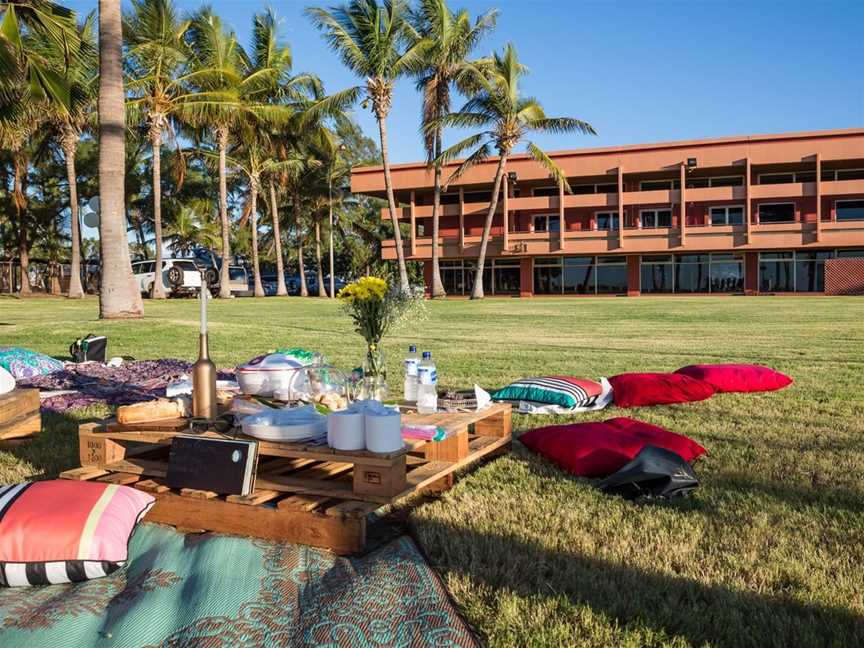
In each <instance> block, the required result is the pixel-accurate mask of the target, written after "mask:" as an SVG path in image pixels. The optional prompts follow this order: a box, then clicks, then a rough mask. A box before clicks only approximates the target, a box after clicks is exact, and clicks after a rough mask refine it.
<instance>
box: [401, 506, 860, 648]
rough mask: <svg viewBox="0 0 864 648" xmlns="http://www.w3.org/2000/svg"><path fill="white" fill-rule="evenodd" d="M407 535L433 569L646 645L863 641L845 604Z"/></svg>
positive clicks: (475, 539)
mask: <svg viewBox="0 0 864 648" xmlns="http://www.w3.org/2000/svg"><path fill="white" fill-rule="evenodd" d="M414 531H415V533H416V535H417V536H418V537H419V538H420V540H421V541H422V544H423V546H424V548H426V551H427V553H428V556H429V558H430V559H431V562H432V564H433V566H435V567H436V568H437V569H438V570H439V571H442V572H444V573H448V572H449V573H451V574H454V575H461V576H467V577H469V578H470V579H471V581H473V583H474V584H475V585H480V586H485V587H488V588H490V589H493V590H499V591H500V590H506V591H511V592H514V593H515V594H517V595H518V596H520V597H523V598H535V599H536V598H539V599H541V600H543V601H547V602H549V603H552V604H554V601H555V600H559V602H560V599H561V598H562V597H563V598H564V599H566V602H569V604H570V605H572V606H587V607H589V608H590V609H591V610H592V611H593V613H594V614H595V615H602V616H605V617H607V618H608V623H609V624H610V625H612V626H620V627H621V628H622V629H624V630H628V631H633V632H637V633H639V634H640V635H641V636H642V637H643V639H645V638H650V644H651V645H656V644H661V643H666V642H667V641H669V640H671V639H672V638H673V637H683V638H684V639H685V640H686V641H687V642H688V643H689V644H691V645H709V644H710V645H711V646H716V647H719V648H741V647H744V646H760V647H761V646H853V645H864V618H862V617H861V616H858V615H855V614H853V613H852V612H850V611H848V610H845V609H840V608H832V607H826V606H820V605H814V604H808V603H802V602H800V601H796V600H793V599H790V598H784V597H780V596H771V595H763V594H758V593H754V592H745V591H736V590H733V589H730V588H728V587H725V586H722V585H709V584H705V583H699V582H696V581H693V580H690V579H688V578H682V577H676V576H671V575H667V574H659V573H651V572H648V571H645V570H642V569H635V568H632V567H628V566H626V565H621V564H614V563H610V562H607V561H603V560H598V559H596V558H593V557H589V556H585V555H581V554H578V553H572V552H568V551H564V550H551V549H548V548H545V547H542V546H538V545H536V544H533V543H531V542H528V541H525V540H523V539H520V538H518V537H515V536H513V535H507V534H504V533H501V534H495V535H485V534H479V533H477V532H475V531H472V530H470V529H465V528H456V527H453V526H450V525H447V524H444V523H440V522H437V521H428V520H423V521H422V522H419V523H417V524H416V525H415V528H414ZM429 548H431V551H430V550H429ZM648 550H650V551H654V549H648V548H647V547H646V551H648ZM558 609H559V610H561V612H562V617H561V619H560V622H561V625H562V626H571V625H573V624H578V623H579V621H578V619H579V614H578V612H577V611H576V610H573V609H572V608H568V607H564V608H561V607H560V606H559V608H558ZM529 611H530V607H529V606H526V607H525V612H526V613H528V612H529ZM544 622H548V618H547V619H546V620H545V621H544ZM531 623H532V621H531V619H526V620H525V628H524V632H525V637H530V636H531V635H532V632H533V631H532V630H531V629H530V625H531ZM535 623H536V622H535ZM594 623H596V622H594ZM509 629H510V628H508V630H509ZM536 630H537V628H535V629H534V631H536ZM573 632H574V633H577V634H578V633H579V628H578V627H576V628H575V629H574V630H573ZM511 636H512V635H511ZM523 638H524V637H523ZM515 643H516V645H519V644H520V641H519V639H518V638H517V639H516V640H515Z"/></svg>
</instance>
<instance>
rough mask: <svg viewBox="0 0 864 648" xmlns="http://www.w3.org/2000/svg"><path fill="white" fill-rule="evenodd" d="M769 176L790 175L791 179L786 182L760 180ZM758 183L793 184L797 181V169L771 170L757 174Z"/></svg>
mask: <svg viewBox="0 0 864 648" xmlns="http://www.w3.org/2000/svg"><path fill="white" fill-rule="evenodd" d="M771 176H775V177H776V176H792V180H790V181H788V182H762V178H767V177H771ZM757 179H758V184H760V185H761V184H793V183H795V182H798V173H797V171H771V172H768V173H760V174H759V175H758V176H757Z"/></svg>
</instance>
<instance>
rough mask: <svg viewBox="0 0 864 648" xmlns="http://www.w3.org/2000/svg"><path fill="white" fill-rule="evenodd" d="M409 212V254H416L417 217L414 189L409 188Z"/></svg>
mask: <svg viewBox="0 0 864 648" xmlns="http://www.w3.org/2000/svg"><path fill="white" fill-rule="evenodd" d="M409 214H410V216H411V256H412V257H413V256H417V218H416V216H415V214H414V190H413V189H412V190H411V202H410V203H409Z"/></svg>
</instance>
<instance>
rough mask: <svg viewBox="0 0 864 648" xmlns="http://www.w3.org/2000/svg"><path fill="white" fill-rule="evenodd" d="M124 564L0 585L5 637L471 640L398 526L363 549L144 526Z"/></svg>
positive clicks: (256, 642)
mask: <svg viewBox="0 0 864 648" xmlns="http://www.w3.org/2000/svg"><path fill="white" fill-rule="evenodd" d="M129 549H130V555H129V558H130V560H129V566H128V567H127V569H125V570H120V571H119V572H115V573H114V574H112V575H111V576H109V577H106V578H102V579H99V580H93V581H89V582H86V583H78V584H74V585H52V586H48V587H39V588H12V589H4V588H0V645H2V646H3V647H4V648H17V647H19V646H20V647H21V648H24V647H25V646H26V647H28V648H32V647H34V646H38V647H39V648H53V647H57V648H60V647H63V648H65V647H67V646H112V647H117V648H120V647H124V648H125V647H130V648H138V647H140V646H170V647H178V648H179V647H181V646H183V647H185V646H207V647H208V648H211V647H212V648H222V647H224V648H229V647H231V648H253V647H254V648H258V647H259V646H280V647H281V646H327V647H331V648H336V647H339V648H354V647H361V646H362V647H364V648H371V647H378V646H400V647H402V646H404V647H408V646H412V647H413V646H418V647H419V646H436V647H438V646H454V647H455V646H472V647H473V646H476V645H477V644H476V642H475V640H474V639H473V638H472V635H471V633H470V632H469V631H468V629H467V627H466V626H465V624H464V622H463V621H462V619H461V618H460V617H459V615H458V613H457V612H456V610H455V609H454V608H453V606H452V605H451V603H450V601H449V599H448V598H447V595H446V593H445V592H444V590H443V588H442V586H441V584H440V583H439V581H438V579H437V577H436V576H435V574H434V573H433V572H432V570H431V568H430V567H429V566H428V565H427V564H426V562H425V560H424V559H423V557H422V556H421V555H420V553H419V551H418V550H417V547H416V546H415V545H414V543H413V542H412V541H411V540H410V539H409V538H408V537H406V536H403V537H401V538H399V539H397V540H395V541H393V542H392V543H390V544H388V545H387V546H385V547H382V548H381V549H379V550H377V551H375V552H374V553H371V554H369V555H368V556H365V557H363V558H359V559H348V558H339V557H337V556H334V555H333V554H330V553H328V552H324V551H320V550H317V549H313V548H311V547H304V546H299V545H292V544H280V543H272V542H267V541H263V540H248V539H243V538H235V537H231V536H217V535H210V534H205V535H200V536H192V535H190V536H183V535H180V534H178V533H176V532H174V530H173V529H169V528H167V527H162V526H158V525H155V524H146V523H145V524H142V525H141V526H139V528H138V530H137V531H136V532H135V535H134V536H133V538H132V541H131V543H130V547H129Z"/></svg>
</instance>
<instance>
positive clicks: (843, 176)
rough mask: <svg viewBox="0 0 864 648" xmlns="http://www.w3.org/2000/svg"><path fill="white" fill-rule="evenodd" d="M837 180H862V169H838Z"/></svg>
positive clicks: (863, 177) (863, 174)
mask: <svg viewBox="0 0 864 648" xmlns="http://www.w3.org/2000/svg"><path fill="white" fill-rule="evenodd" d="M836 179H837V180H864V169H838V170H837V171H836Z"/></svg>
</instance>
